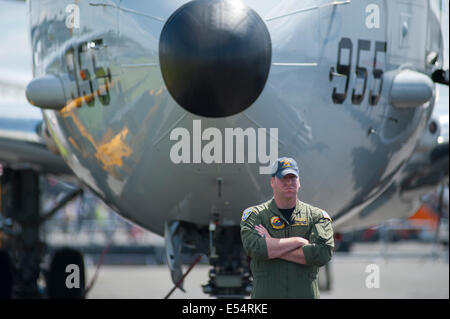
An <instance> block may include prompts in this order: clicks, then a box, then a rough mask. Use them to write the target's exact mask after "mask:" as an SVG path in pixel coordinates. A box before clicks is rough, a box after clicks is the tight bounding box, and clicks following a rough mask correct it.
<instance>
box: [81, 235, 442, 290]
mask: <svg viewBox="0 0 450 319" xmlns="http://www.w3.org/2000/svg"><path fill="white" fill-rule="evenodd" d="M90 263H91V264H90ZM86 264H87V265H88V266H87V278H86V279H87V282H88V283H89V282H90V281H91V279H92V278H93V276H94V273H95V270H96V267H95V265H94V264H92V262H89V258H88V259H87V262H86ZM186 269H187V266H185V268H184V271H186ZM209 269H210V266H208V265H206V264H199V265H197V266H196V267H194V269H193V270H192V271H191V272H190V273H189V275H188V276H187V277H186V279H185V283H184V288H185V290H186V293H184V292H182V291H181V290H179V289H177V290H176V291H175V292H174V293H173V294H172V295H171V297H170V298H171V299H209V298H211V297H210V296H208V295H205V294H204V293H203V292H202V288H201V285H202V284H205V283H206V282H207V281H208V271H209ZM330 273H331V278H332V281H331V290H330V291H321V298H322V299H448V298H449V263H448V246H447V247H443V246H434V245H432V244H430V243H417V242H413V243H400V244H389V245H388V246H385V245H381V244H379V243H366V244H357V245H355V246H354V248H353V249H352V251H351V252H350V253H336V254H335V256H334V257H333V259H332V261H331V263H330ZM172 287H173V284H172V281H171V278H170V273H169V270H168V268H167V266H166V265H154V264H153V265H121V266H119V265H104V266H103V267H102V268H100V271H99V273H98V277H97V280H96V282H95V285H94V286H93V288H92V289H91V291H90V292H89V294H88V296H87V297H88V298H89V299H162V298H164V296H166V295H167V293H168V292H169V291H170V290H171V289H172Z"/></svg>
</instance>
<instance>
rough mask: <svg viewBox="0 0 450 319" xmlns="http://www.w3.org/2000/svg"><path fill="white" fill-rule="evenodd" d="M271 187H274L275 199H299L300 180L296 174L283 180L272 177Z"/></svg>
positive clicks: (288, 175)
mask: <svg viewBox="0 0 450 319" xmlns="http://www.w3.org/2000/svg"><path fill="white" fill-rule="evenodd" d="M270 185H271V186H272V189H273V194H274V197H281V198H284V199H291V198H293V197H295V198H297V194H298V190H299V189H300V180H299V178H298V177H297V176H295V175H294V174H287V175H286V176H284V177H283V178H281V179H279V178H277V177H272V178H271V179H270Z"/></svg>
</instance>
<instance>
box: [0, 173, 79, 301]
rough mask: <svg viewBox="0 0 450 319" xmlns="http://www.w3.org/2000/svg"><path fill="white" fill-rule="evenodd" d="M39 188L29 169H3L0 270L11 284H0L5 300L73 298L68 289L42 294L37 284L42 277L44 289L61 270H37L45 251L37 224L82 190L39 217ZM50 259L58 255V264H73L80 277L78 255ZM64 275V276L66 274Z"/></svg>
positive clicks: (37, 174) (36, 178)
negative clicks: (5, 272)
mask: <svg viewBox="0 0 450 319" xmlns="http://www.w3.org/2000/svg"><path fill="white" fill-rule="evenodd" d="M39 186H40V184H39V173H37V172H35V171H33V170H31V169H20V170H13V169H8V168H3V173H2V175H1V176H0V190H1V192H0V205H1V206H0V213H1V214H0V233H1V232H3V234H0V235H1V236H2V237H1V238H5V237H6V240H5V239H3V240H2V242H1V243H0V244H2V246H6V250H4V251H3V253H2V260H3V261H2V264H3V265H2V266H1V267H3V268H5V269H8V270H9V271H8V273H9V274H10V275H6V278H7V279H11V282H10V281H7V283H4V282H3V281H2V282H0V286H1V287H0V291H3V292H5V295H6V294H7V293H8V292H9V291H10V292H11V294H10V296H6V297H7V298H8V297H12V298H43V297H57V298H66V297H71V296H73V295H74V294H73V291H71V290H68V289H66V292H67V294H65V292H64V291H63V290H58V294H57V295H55V294H54V293H50V295H46V293H45V291H43V289H42V287H40V286H39V284H38V282H39V279H40V278H43V277H45V279H46V282H47V288H48V287H49V284H50V287H51V286H52V283H54V282H55V280H56V279H57V278H55V277H54V276H55V274H56V273H58V274H59V275H60V274H61V271H59V272H48V273H45V271H44V269H42V267H41V264H42V260H43V256H44V255H45V253H46V252H47V246H46V245H45V243H44V242H43V241H42V240H41V225H42V224H43V223H44V222H45V221H46V220H48V219H49V218H50V217H52V216H53V215H54V213H55V212H56V211H58V210H59V208H61V207H62V206H64V205H65V204H66V203H67V202H69V201H70V200H71V199H73V198H75V197H76V196H78V195H80V194H81V192H82V191H81V190H77V191H75V192H73V193H72V194H69V195H68V196H66V197H65V198H64V199H63V200H62V201H61V202H60V203H59V204H58V205H57V206H56V207H55V208H54V209H52V210H51V211H50V212H49V213H47V214H42V215H41V213H40V203H39V202H40V198H39V197H40V187H39ZM5 235H6V236H5ZM54 256H58V263H59V264H60V263H61V262H63V263H66V264H67V265H69V264H75V265H77V267H79V269H81V270H82V274H83V276H84V263H83V258H82V257H80V256H81V254H77V257H76V258H75V257H74V258H72V257H73V254H72V257H71V258H66V256H67V253H56V254H55V255H54ZM55 262H56V260H53V262H52V264H55ZM68 263H69V264H68ZM8 265H9V266H8ZM67 265H65V266H67ZM7 267H9V268H7ZM64 269H65V268H64ZM42 275H43V276H42ZM65 275H66V277H67V275H69V274H65ZM80 282H81V283H82V284H84V278H81V280H80ZM53 286H54V284H53ZM80 290H84V286H83V287H81V286H80ZM53 291H55V290H53ZM83 294H84V292H81V294H80V295H83Z"/></svg>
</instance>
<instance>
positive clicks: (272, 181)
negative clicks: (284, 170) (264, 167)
mask: <svg viewBox="0 0 450 319" xmlns="http://www.w3.org/2000/svg"><path fill="white" fill-rule="evenodd" d="M273 183H275V177H273V176H272V177H271V178H270V186H272V188H273Z"/></svg>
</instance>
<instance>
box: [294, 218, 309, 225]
mask: <svg viewBox="0 0 450 319" xmlns="http://www.w3.org/2000/svg"><path fill="white" fill-rule="evenodd" d="M292 226H308V218H306V217H295V218H294V222H293V224H292Z"/></svg>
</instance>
